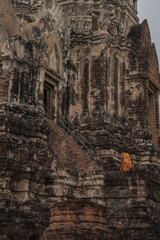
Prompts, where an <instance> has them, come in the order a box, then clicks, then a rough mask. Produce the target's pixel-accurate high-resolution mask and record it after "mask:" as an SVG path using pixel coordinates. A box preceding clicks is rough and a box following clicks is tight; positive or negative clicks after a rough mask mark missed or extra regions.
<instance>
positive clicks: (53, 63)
mask: <svg viewBox="0 0 160 240" xmlns="http://www.w3.org/2000/svg"><path fill="white" fill-rule="evenodd" d="M49 67H50V68H51V69H53V70H54V71H55V72H56V73H58V74H59V73H60V58H59V53H58V48H57V45H56V44H54V46H53V49H52V52H51V53H50V56H49Z"/></svg>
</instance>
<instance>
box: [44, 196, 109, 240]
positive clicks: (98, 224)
mask: <svg viewBox="0 0 160 240" xmlns="http://www.w3.org/2000/svg"><path fill="white" fill-rule="evenodd" d="M50 213H51V218H50V226H49V227H48V228H47V229H46V230H45V232H44V234H43V237H42V240H53V239H57V240H62V239H70V240H73V239H79V240H83V239H87V240H89V239H90V240H91V239H92V240H93V239H94V240H103V239H106V240H107V239H113V238H111V236H110V231H109V230H108V229H107V227H106V208H105V207H103V206H100V205H98V204H94V203H92V202H90V201H83V200H78V201H77V200H71V201H66V202H62V203H55V204H52V205H51V207H50Z"/></svg>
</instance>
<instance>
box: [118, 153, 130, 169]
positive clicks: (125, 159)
mask: <svg viewBox="0 0 160 240" xmlns="http://www.w3.org/2000/svg"><path fill="white" fill-rule="evenodd" d="M121 158H122V166H121V168H120V170H121V171H129V169H130V168H131V159H130V157H129V154H128V153H127V152H124V153H122V155H121Z"/></svg>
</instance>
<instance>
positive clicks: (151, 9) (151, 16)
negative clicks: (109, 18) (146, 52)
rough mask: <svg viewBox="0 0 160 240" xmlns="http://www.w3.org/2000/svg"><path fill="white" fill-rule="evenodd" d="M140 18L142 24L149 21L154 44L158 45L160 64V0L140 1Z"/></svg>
mask: <svg viewBox="0 0 160 240" xmlns="http://www.w3.org/2000/svg"><path fill="white" fill-rule="evenodd" d="M138 16H139V18H140V22H142V21H143V20H144V19H147V20H148V24H149V27H150V31H151V38H152V42H154V43H155V45H156V49H157V54H158V57H159V63H160V0H138ZM159 65H160V64H159Z"/></svg>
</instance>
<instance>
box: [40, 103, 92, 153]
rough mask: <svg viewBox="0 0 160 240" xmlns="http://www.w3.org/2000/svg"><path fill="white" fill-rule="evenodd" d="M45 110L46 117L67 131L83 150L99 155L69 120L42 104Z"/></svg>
mask: <svg viewBox="0 0 160 240" xmlns="http://www.w3.org/2000/svg"><path fill="white" fill-rule="evenodd" d="M41 107H43V109H44V111H45V117H47V118H48V119H50V120H53V121H54V123H55V124H57V125H58V126H59V127H60V128H61V129H63V131H64V132H65V133H67V134H68V135H69V136H70V137H71V138H72V140H73V141H74V142H76V143H77V144H78V145H79V146H80V147H81V149H82V150H83V151H85V152H86V153H87V154H88V155H89V156H90V157H91V158H93V157H97V153H96V151H95V149H94V147H93V146H92V145H91V144H90V143H89V142H88V141H87V140H86V139H85V138H84V137H83V136H82V135H81V134H79V133H77V132H75V128H74V127H73V125H72V124H71V123H69V122H68V121H67V120H65V119H63V118H61V117H60V116H55V114H54V113H53V112H51V110H50V109H49V108H47V107H46V106H43V105H41Z"/></svg>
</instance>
